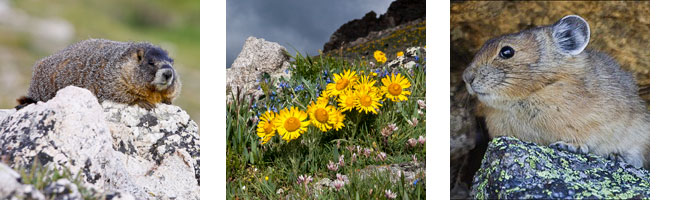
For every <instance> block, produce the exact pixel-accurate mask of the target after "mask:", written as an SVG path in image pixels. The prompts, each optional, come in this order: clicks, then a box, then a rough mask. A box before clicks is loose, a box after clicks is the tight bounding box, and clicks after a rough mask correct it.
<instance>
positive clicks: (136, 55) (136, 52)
mask: <svg viewBox="0 0 688 200" xmlns="http://www.w3.org/2000/svg"><path fill="white" fill-rule="evenodd" d="M144 54H145V51H143V49H135V50H134V53H133V54H132V55H131V56H132V57H133V58H134V59H136V61H138V62H141V61H142V60H143V56H144Z"/></svg>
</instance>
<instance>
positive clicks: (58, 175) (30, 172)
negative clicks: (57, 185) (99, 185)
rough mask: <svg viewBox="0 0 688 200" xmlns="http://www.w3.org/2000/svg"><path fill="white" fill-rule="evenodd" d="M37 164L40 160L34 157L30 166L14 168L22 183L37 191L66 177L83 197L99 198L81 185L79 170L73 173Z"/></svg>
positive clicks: (81, 178)
mask: <svg viewBox="0 0 688 200" xmlns="http://www.w3.org/2000/svg"><path fill="white" fill-rule="evenodd" d="M39 164H40V162H39V161H38V159H34V161H33V164H32V165H31V168H29V169H27V168H25V167H23V166H20V167H18V168H16V169H14V170H15V171H17V172H18V173H19V175H20V178H21V182H22V183H24V184H29V185H33V186H34V187H35V188H36V189H37V190H39V191H42V190H43V189H45V188H46V187H47V186H48V185H49V184H50V183H52V182H55V181H57V180H60V179H63V178H66V179H67V180H69V181H70V182H72V183H74V184H75V185H76V186H77V188H78V190H79V193H81V196H82V197H83V198H84V199H100V198H98V197H96V196H95V193H94V192H93V191H90V190H88V189H87V188H86V187H85V186H83V185H82V182H83V177H82V176H81V172H79V173H77V174H76V175H73V174H72V173H71V172H69V170H67V169H66V168H63V169H62V170H59V169H54V168H49V167H47V166H40V165H39ZM48 198H50V197H48Z"/></svg>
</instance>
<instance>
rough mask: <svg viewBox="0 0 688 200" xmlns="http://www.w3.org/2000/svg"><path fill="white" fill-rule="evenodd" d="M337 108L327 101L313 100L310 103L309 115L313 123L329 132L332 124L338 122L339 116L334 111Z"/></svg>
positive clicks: (323, 130)
mask: <svg viewBox="0 0 688 200" xmlns="http://www.w3.org/2000/svg"><path fill="white" fill-rule="evenodd" d="M333 110H335V108H334V107H333V106H330V105H327V101H318V102H317V103H315V102H311V104H310V105H308V116H309V117H310V121H311V124H312V125H313V126H315V127H317V128H318V129H320V131H322V132H327V131H328V130H330V129H332V125H333V124H334V123H335V122H336V120H337V116H336V115H335V113H334V112H333Z"/></svg>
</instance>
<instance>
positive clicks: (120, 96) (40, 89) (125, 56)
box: [17, 39, 181, 110]
mask: <svg viewBox="0 0 688 200" xmlns="http://www.w3.org/2000/svg"><path fill="white" fill-rule="evenodd" d="M173 63H174V61H173V60H172V58H170V57H169V56H168V54H167V52H166V51H165V50H163V49H162V48H160V47H158V46H155V45H153V44H150V43H147V42H117V41H110V40H105V39H88V40H84V41H81V42H78V43H75V44H72V45H70V46H68V47H67V48H65V49H63V50H61V51H59V52H57V53H55V54H53V55H50V56H48V57H45V58H43V59H41V60H40V61H38V62H36V64H35V65H34V67H33V76H32V78H31V84H30V86H29V91H28V94H27V95H26V96H24V97H21V98H19V99H17V101H18V102H19V104H20V105H19V106H17V107H18V108H21V107H23V106H25V105H27V104H30V103H35V102H38V101H47V100H49V99H51V98H53V97H54V96H55V93H57V91H58V90H60V89H62V88H64V87H67V86H70V85H73V86H77V87H82V88H85V89H88V90H90V91H91V92H92V93H93V94H94V95H95V96H96V97H97V98H98V101H99V102H101V103H102V102H103V101H104V100H109V101H113V102H118V103H125V104H129V105H139V106H140V107H142V108H145V109H148V110H150V109H152V108H155V107H156V104H158V103H165V104H171V103H172V101H173V100H174V99H175V98H176V97H177V96H178V95H179V93H180V90H181V82H180V80H179V75H178V74H177V73H176V71H175V70H174V68H172V65H173Z"/></svg>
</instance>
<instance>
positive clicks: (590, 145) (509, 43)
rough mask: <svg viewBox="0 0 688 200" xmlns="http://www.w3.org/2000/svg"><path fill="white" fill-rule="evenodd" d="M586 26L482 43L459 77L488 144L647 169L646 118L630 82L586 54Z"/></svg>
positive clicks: (566, 24)
mask: <svg viewBox="0 0 688 200" xmlns="http://www.w3.org/2000/svg"><path fill="white" fill-rule="evenodd" d="M589 40H590V26H589V25H588V23H587V22H586V21H585V20H584V19H583V18H581V17H579V16H576V15H569V16H566V17H564V18H562V19H560V20H559V21H558V22H556V23H555V24H553V25H549V26H544V27H538V28H534V29H530V30H525V31H521V32H518V33H514V34H509V35H504V36H500V37H497V38H494V39H491V40H489V41H487V42H486V43H485V44H484V45H483V47H482V48H481V50H480V51H479V52H478V53H477V54H476V55H475V58H474V59H473V61H472V63H471V64H470V65H469V67H468V68H466V70H465V71H464V73H463V79H464V81H465V82H466V87H467V89H468V92H469V93H470V94H472V95H475V96H477V97H478V100H480V103H481V104H480V106H479V109H478V110H481V111H482V114H484V115H485V119H486V124H487V128H488V131H489V133H490V135H491V136H492V137H495V136H503V135H504V136H513V137H516V138H519V139H521V140H525V141H531V142H535V143H539V144H541V145H552V146H554V147H558V148H563V149H567V150H571V151H576V152H583V153H587V152H591V153H594V154H597V155H601V156H606V157H610V158H614V159H622V160H625V161H626V162H627V163H629V164H632V165H634V166H636V167H645V168H649V160H650V114H649V110H648V109H647V108H646V107H645V104H644V103H643V100H642V99H641V98H640V96H638V88H637V86H636V82H635V79H634V78H633V76H632V75H631V74H630V73H629V72H627V71H624V70H622V69H621V68H620V67H619V65H618V64H617V63H616V62H615V61H614V59H612V58H611V57H609V56H607V55H606V54H603V53H601V52H597V51H591V50H585V47H586V46H587V44H588V42H589Z"/></svg>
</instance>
